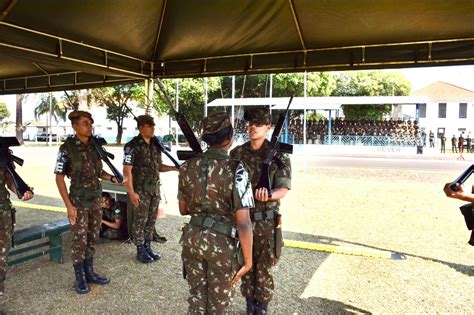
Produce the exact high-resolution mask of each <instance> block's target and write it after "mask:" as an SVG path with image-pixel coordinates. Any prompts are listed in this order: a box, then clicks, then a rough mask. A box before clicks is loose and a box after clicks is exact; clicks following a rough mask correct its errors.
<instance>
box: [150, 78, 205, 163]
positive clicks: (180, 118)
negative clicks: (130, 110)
mask: <svg viewBox="0 0 474 315" xmlns="http://www.w3.org/2000/svg"><path fill="white" fill-rule="evenodd" d="M156 83H157V84H158V87H159V88H160V90H161V92H162V93H163V95H164V96H165V99H166V101H167V102H168V105H169V106H170V108H171V110H172V111H173V113H174V118H175V119H176V122H177V123H178V125H179V127H180V128H181V131H183V134H184V137H185V138H186V141H188V144H189V146H190V147H191V151H183V150H179V151H177V152H176V154H177V155H178V159H180V160H183V161H186V160H188V159H190V158H192V157H194V156H196V155H198V154H201V153H202V152H203V151H202V148H201V144H200V143H199V141H198V139H197V138H196V136H195V135H194V132H193V130H192V129H191V126H190V125H189V123H188V121H187V119H186V116H184V114H183V113H180V112H178V111H176V109H175V108H174V106H173V102H172V101H171V98H170V97H169V95H168V93H166V89H165V86H164V85H163V83H162V82H161V81H160V79H158V78H156ZM155 91H156V89H155ZM157 92H158V91H157Z"/></svg>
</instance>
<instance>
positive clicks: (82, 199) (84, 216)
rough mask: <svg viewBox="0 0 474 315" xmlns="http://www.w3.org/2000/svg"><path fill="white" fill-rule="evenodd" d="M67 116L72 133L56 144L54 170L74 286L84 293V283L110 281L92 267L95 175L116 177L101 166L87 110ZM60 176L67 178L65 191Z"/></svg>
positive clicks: (97, 206) (97, 197)
mask: <svg viewBox="0 0 474 315" xmlns="http://www.w3.org/2000/svg"><path fill="white" fill-rule="evenodd" d="M68 118H69V119H70V120H71V123H72V127H73V129H74V131H75V133H76V135H75V136H74V137H69V138H67V139H66V141H65V142H64V143H63V144H62V145H61V147H60V148H59V153H58V157H57V161H56V166H55V168H54V173H55V174H56V185H57V186H58V190H59V194H60V195H61V198H62V199H63V201H64V204H65V205H66V208H67V215H68V217H69V221H70V222H71V232H72V245H71V256H72V261H73V266H74V273H75V277H76V282H75V284H74V288H75V290H76V292H77V293H79V294H84V293H88V292H89V291H90V288H89V284H88V283H95V284H100V285H105V284H108V283H109V282H110V281H109V279H107V278H106V277H102V276H99V275H98V274H96V273H95V272H94V269H93V256H94V253H95V248H94V245H95V244H96V241H97V238H98V236H99V230H100V223H101V219H102V211H101V198H102V196H101V195H102V194H101V185H100V181H99V179H103V180H110V181H111V182H113V183H118V181H117V178H115V176H113V175H110V174H109V173H107V172H106V171H104V170H103V169H102V161H101V160H100V157H99V155H98V153H97V152H96V150H95V148H94V146H93V144H92V143H91V141H90V137H91V135H92V124H93V123H94V120H93V119H92V117H91V114H90V113H88V112H84V111H74V112H71V113H70V114H69V116H68ZM64 176H68V177H69V178H71V186H70V189H69V193H68V190H67V187H66V183H65V180H64Z"/></svg>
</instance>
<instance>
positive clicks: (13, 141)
mask: <svg viewBox="0 0 474 315" xmlns="http://www.w3.org/2000/svg"><path fill="white" fill-rule="evenodd" d="M19 145H20V143H19V142H18V139H17V138H16V137H0V163H1V164H2V165H3V167H4V168H5V169H6V170H7V172H8V173H9V174H10V177H11V179H12V181H13V185H14V186H15V190H16V195H17V197H18V198H19V199H21V198H22V197H23V195H24V194H25V193H26V192H27V191H31V192H32V193H33V191H32V190H31V188H30V187H29V186H28V185H27V184H26V183H25V182H24V181H23V179H22V178H21V177H20V175H18V173H17V172H16V171H15V165H14V164H13V163H17V164H18V165H20V166H22V165H23V160H22V159H20V158H19V157H17V156H14V155H13V154H12V153H11V152H10V148H9V147H10V146H19Z"/></svg>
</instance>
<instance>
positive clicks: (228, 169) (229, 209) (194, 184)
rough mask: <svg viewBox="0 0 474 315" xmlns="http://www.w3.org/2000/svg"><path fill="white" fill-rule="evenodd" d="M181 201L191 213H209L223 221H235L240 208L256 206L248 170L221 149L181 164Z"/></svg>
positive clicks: (210, 149)
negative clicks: (236, 212)
mask: <svg viewBox="0 0 474 315" xmlns="http://www.w3.org/2000/svg"><path fill="white" fill-rule="evenodd" d="M178 199H179V200H184V201H185V202H186V206H187V208H188V211H189V214H191V215H196V214H200V213H207V214H210V215H213V216H215V217H218V218H220V219H221V220H222V221H224V222H234V221H235V219H234V214H235V211H236V210H237V209H239V208H250V207H252V206H253V205H254V202H253V196H252V190H251V187H250V182H249V180H248V174H247V171H246V170H245V168H244V166H243V164H242V163H240V162H239V161H236V160H231V159H230V157H229V155H228V154H227V152H226V150H225V149H222V148H209V149H208V150H207V151H206V152H204V153H203V154H201V155H199V156H197V157H194V158H192V159H189V160H188V161H186V163H184V164H183V165H181V167H180V169H179V184H178Z"/></svg>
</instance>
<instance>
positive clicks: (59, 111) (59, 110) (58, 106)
mask: <svg viewBox="0 0 474 315" xmlns="http://www.w3.org/2000/svg"><path fill="white" fill-rule="evenodd" d="M50 102H51V115H52V117H53V118H54V120H55V121H56V123H58V122H59V120H60V119H61V120H62V121H66V111H67V109H66V108H65V106H64V104H63V103H62V102H58V100H57V99H56V97H54V95H52V94H51V93H49V94H46V95H43V96H41V101H40V103H39V104H38V106H36V108H35V118H36V119H39V117H40V116H41V115H44V114H49V111H50Z"/></svg>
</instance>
